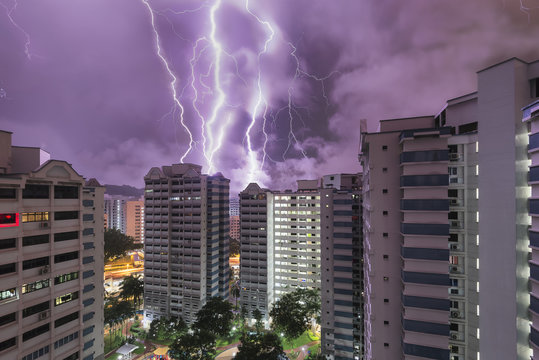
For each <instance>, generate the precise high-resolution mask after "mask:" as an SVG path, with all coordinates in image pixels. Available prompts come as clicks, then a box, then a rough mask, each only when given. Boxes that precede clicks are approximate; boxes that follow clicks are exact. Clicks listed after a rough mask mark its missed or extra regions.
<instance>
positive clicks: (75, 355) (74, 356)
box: [64, 351, 79, 360]
mask: <svg viewBox="0 0 539 360" xmlns="http://www.w3.org/2000/svg"><path fill="white" fill-rule="evenodd" d="M78 358H79V352H78V351H77V352H76V353H73V354H71V355H69V356H68V357H66V358H64V360H77V359H78Z"/></svg>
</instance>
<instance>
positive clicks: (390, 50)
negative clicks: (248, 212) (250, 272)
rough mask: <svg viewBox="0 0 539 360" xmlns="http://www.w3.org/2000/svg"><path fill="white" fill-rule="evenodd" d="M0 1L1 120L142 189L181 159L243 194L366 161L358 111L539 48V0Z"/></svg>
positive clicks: (399, 103)
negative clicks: (252, 187) (361, 157)
mask: <svg viewBox="0 0 539 360" xmlns="http://www.w3.org/2000/svg"><path fill="white" fill-rule="evenodd" d="M0 5H1V6H0V129H3V130H8V131H12V132H14V135H13V143H14V145H22V146H40V147H42V148H44V149H45V150H47V151H49V152H50V153H51V154H52V158H55V159H61V160H66V161H68V162H70V163H71V164H72V165H73V167H74V168H75V170H77V171H78V172H79V173H80V174H82V175H84V176H85V177H96V178H97V179H98V180H99V181H100V182H102V183H108V184H118V185H120V184H129V185H133V186H137V187H142V186H143V176H144V175H145V174H146V173H147V172H148V170H149V169H150V168H151V167H153V166H162V165H168V164H172V163H177V162H180V160H181V159H182V158H183V159H184V161H185V162H194V163H199V164H202V165H203V166H204V171H210V172H211V173H214V172H217V171H221V172H222V173H223V174H224V175H225V176H226V177H229V178H230V179H231V180H232V183H231V191H232V192H238V191H240V190H242V189H243V188H244V187H245V186H246V185H247V183H248V182H249V181H259V182H260V183H262V184H263V185H265V186H267V187H270V188H272V189H285V188H293V187H294V184H295V180H296V179H298V178H304V179H305V178H315V177H319V176H321V175H323V174H327V173H336V172H355V171H358V170H359V164H358V162H357V150H358V145H359V121H360V119H367V120H368V123H369V130H370V131H375V130H376V128H377V121H378V120H380V119H384V118H394V117H405V116H416V115H427V114H434V113H436V112H437V111H439V110H440V109H441V107H442V106H443V105H444V103H445V101H446V100H447V99H450V98H453V97H457V96H460V95H463V94H465V93H469V92H472V91H475V90H476V76H475V73H476V71H478V70H480V69H482V68H484V67H487V66H489V65H492V64H494V63H496V62H499V61H503V60H505V59H507V58H511V57H514V56H516V57H520V58H522V59H523V60H525V61H534V60H537V59H539V11H538V10H537V9H536V8H539V0H528V1H525V0H522V1H518V0H505V1H504V0H451V1H442V0H406V1H384V0H368V1H367V0H354V1H351V0H334V1H329V0H286V1H285V0H278V1H276V0H272V1H261V0H257V1H254V0H251V1H250V2H249V3H246V2H245V0H243V1H239V0H238V1H236V0H220V1H219V0H211V1H187V0H176V1H172V0H19V1H18V3H17V2H16V1H13V0H0ZM246 5H247V7H246ZM150 9H152V11H153V12H150ZM152 14H153V19H154V24H155V31H154V27H153V26H152ZM212 20H213V21H212ZM157 41H159V45H160V49H161V51H160V52H158V49H157V46H156V44H157ZM164 61H167V66H168V68H167V67H166V66H165V63H164ZM172 76H174V77H175V78H176V81H175V83H174V86H175V87H174V89H175V92H176V98H174V94H173V91H172V88H171V82H172V81H173V80H174V78H173V77H172ZM182 119H183V123H184V125H182V124H181V121H182ZM202 122H204V123H205V124H206V126H205V127H203V126H202ZM203 129H204V130H203ZM187 130H189V132H190V133H191V135H192V138H193V141H192V142H191V141H190V136H189V133H188V131H187ZM246 133H248V134H249V136H246ZM220 139H221V140H222V142H221V144H219V143H220V141H219V140H220ZM190 147H191V150H190V151H189V149H190ZM249 147H250V148H251V149H252V151H251V152H249ZM210 164H211V167H210Z"/></svg>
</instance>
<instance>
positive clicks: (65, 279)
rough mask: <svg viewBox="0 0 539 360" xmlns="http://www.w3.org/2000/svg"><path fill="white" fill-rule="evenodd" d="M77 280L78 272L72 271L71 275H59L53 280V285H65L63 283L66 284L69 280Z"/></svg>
mask: <svg viewBox="0 0 539 360" xmlns="http://www.w3.org/2000/svg"><path fill="white" fill-rule="evenodd" d="M78 278H79V272H78V271H74V272H71V273H68V274H63V275H59V276H56V277H55V278H54V285H58V284H62V283H65V282H68V281H71V280H75V279H78Z"/></svg>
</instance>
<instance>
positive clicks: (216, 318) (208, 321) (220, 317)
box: [193, 297, 234, 337]
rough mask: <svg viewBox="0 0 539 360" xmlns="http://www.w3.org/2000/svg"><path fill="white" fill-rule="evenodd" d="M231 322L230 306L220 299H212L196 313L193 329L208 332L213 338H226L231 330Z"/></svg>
mask: <svg viewBox="0 0 539 360" xmlns="http://www.w3.org/2000/svg"><path fill="white" fill-rule="evenodd" d="M233 320H234V313H233V312H232V304H231V303H229V302H228V301H227V300H224V299H222V298H220V297H212V298H210V299H209V300H208V301H207V302H206V304H205V305H204V306H203V307H202V309H200V310H199V311H198V312H197V317H196V321H195V323H194V324H193V329H194V330H200V331H204V332H209V333H211V334H214V335H215V337H217V336H226V335H228V334H229V333H230V330H231V329H232V321H233Z"/></svg>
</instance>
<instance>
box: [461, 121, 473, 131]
mask: <svg viewBox="0 0 539 360" xmlns="http://www.w3.org/2000/svg"><path fill="white" fill-rule="evenodd" d="M474 131H477V121H476V122H472V123H469V124H463V125H459V134H465V133H469V132H474Z"/></svg>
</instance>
